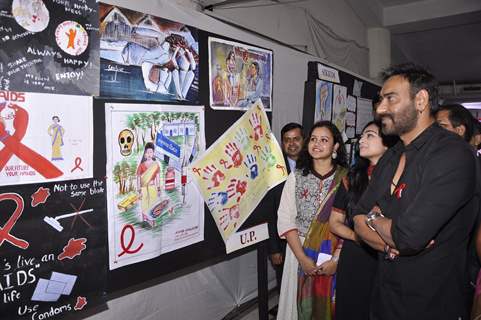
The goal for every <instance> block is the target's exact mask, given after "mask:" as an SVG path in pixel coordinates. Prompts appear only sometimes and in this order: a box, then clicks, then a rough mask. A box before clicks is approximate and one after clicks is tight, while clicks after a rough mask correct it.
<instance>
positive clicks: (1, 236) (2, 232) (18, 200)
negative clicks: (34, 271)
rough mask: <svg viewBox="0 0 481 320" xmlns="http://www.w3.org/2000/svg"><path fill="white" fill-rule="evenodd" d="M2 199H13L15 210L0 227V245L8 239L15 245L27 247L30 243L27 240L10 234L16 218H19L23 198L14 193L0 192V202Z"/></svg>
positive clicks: (22, 206)
mask: <svg viewBox="0 0 481 320" xmlns="http://www.w3.org/2000/svg"><path fill="white" fill-rule="evenodd" d="M4 200H12V201H14V202H15V204H16V205H17V207H16V208H15V211H13V214H12V215H11V217H10V218H9V219H8V221H7V223H5V225H4V226H3V228H1V227H0V246H1V245H2V244H3V242H4V241H8V242H10V243H11V244H13V245H14V246H16V247H19V248H21V249H27V248H28V246H29V245H30V244H29V243H28V242H27V241H25V240H22V239H19V238H17V237H15V236H13V235H11V234H10V231H11V230H12V228H13V226H14V225H15V223H17V220H18V219H19V218H20V216H21V215H22V213H23V208H24V204H23V198H22V197H20V196H19V195H18V194H16V193H3V194H0V202H2V201H4Z"/></svg>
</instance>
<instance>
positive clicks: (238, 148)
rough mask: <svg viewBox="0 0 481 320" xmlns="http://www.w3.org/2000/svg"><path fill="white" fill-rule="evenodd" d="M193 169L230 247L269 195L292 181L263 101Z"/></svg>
mask: <svg viewBox="0 0 481 320" xmlns="http://www.w3.org/2000/svg"><path fill="white" fill-rule="evenodd" d="M191 169H192V172H193V177H194V179H195V182H196V184H197V186H198V187H199V190H200V192H201V194H202V196H203V198H204V200H205V202H206V203H207V206H208V207H209V210H210V212H211V214H212V217H213V218H214V220H215V222H216V224H217V228H218V229H219V232H220V234H221V235H222V238H223V239H224V241H227V239H228V238H229V237H230V236H231V235H232V234H234V233H235V232H236V231H237V230H238V229H239V228H240V227H241V225H242V224H243V223H244V221H245V220H246V219H247V218H248V217H249V215H250V214H251V213H252V211H253V210H254V209H255V207H256V206H257V205H258V204H259V202H260V201H261V200H262V198H263V197H264V195H265V194H266V193H267V191H268V190H269V189H271V188H273V187H275V186H276V185H277V184H279V183H281V182H282V181H284V180H285V179H286V178H287V170H286V164H285V163H284V157H283V155H282V151H281V148H280V146H279V144H278V143H277V141H276V139H275V137H274V135H273V134H272V132H271V130H270V126H269V121H268V118H267V114H266V112H265V110H264V109H263V107H262V103H261V102H260V100H257V101H256V103H255V104H253V105H251V107H250V109H249V110H248V111H247V112H245V113H244V115H243V116H242V117H241V118H240V119H239V120H237V121H236V122H235V123H234V124H233V125H232V126H231V127H230V128H229V129H228V130H227V131H226V132H225V133H224V134H223V135H222V136H221V137H219V138H218V139H217V141H216V142H214V144H212V145H211V146H210V147H209V149H208V150H207V151H206V152H205V153H204V154H203V155H202V156H201V157H200V158H199V159H198V160H196V161H195V162H194V163H192V165H191Z"/></svg>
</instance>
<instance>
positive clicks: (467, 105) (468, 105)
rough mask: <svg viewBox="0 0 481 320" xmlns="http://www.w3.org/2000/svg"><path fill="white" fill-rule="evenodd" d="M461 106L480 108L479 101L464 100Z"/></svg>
mask: <svg viewBox="0 0 481 320" xmlns="http://www.w3.org/2000/svg"><path fill="white" fill-rule="evenodd" d="M462 105H463V107H465V108H466V109H481V101H479V102H464V103H462Z"/></svg>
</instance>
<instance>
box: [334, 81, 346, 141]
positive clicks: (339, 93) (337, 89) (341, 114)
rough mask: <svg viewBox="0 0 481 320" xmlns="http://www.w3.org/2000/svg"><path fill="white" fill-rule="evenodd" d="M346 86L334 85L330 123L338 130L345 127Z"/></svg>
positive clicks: (342, 129)
mask: <svg viewBox="0 0 481 320" xmlns="http://www.w3.org/2000/svg"><path fill="white" fill-rule="evenodd" d="M346 112H347V88H346V87H344V86H340V85H338V84H335V85H334V100H333V103H332V123H334V124H335V125H336V127H337V128H338V129H339V131H341V132H343V131H344V129H345V127H346Z"/></svg>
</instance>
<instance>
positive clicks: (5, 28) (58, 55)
mask: <svg viewBox="0 0 481 320" xmlns="http://www.w3.org/2000/svg"><path fill="white" fill-rule="evenodd" d="M98 26H99V18H98V5H97V2H96V1H95V0H69V1H51V0H0V90H10V91H28V92H45V93H57V94H76V95H90V96H93V95H98V93H99V38H98Z"/></svg>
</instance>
